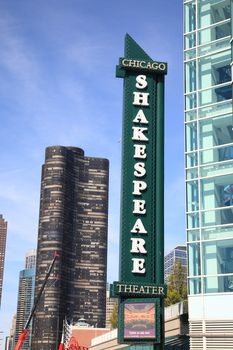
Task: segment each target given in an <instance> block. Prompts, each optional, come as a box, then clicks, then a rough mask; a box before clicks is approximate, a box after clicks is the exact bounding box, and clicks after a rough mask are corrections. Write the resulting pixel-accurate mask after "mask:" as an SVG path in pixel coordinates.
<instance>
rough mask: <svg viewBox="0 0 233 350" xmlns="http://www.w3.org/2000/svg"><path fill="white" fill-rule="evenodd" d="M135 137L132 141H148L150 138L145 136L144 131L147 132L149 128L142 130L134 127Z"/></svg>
mask: <svg viewBox="0 0 233 350" xmlns="http://www.w3.org/2000/svg"><path fill="white" fill-rule="evenodd" d="M132 129H133V137H132V140H139V141H148V138H147V137H146V135H144V134H143V132H144V131H147V130H148V128H140V127H138V126H133V127H132Z"/></svg>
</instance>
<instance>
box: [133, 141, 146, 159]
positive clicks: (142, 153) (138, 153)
mask: <svg viewBox="0 0 233 350" xmlns="http://www.w3.org/2000/svg"><path fill="white" fill-rule="evenodd" d="M134 148H135V150H134V158H142V159H145V158H146V145H137V144H136V145H134Z"/></svg>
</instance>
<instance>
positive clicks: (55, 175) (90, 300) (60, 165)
mask: <svg viewBox="0 0 233 350" xmlns="http://www.w3.org/2000/svg"><path fill="white" fill-rule="evenodd" d="M108 172H109V162H108V160H106V159H101V158H92V157H85V156H84V152H83V150H82V149H80V148H75V147H62V146H52V147H48V148H47V149H46V159H45V164H44V165H43V168H42V183H41V198H40V218H39V234H38V250H37V251H38V255H37V271H36V293H35V295H37V293H38V290H39V288H40V287H41V285H42V283H43V281H44V278H45V274H46V271H47V269H48V266H49V264H50V262H51V261H52V259H53V254H54V253H55V252H57V253H59V254H60V257H59V258H58V259H57V261H56V263H55V266H54V269H53V271H52V274H51V276H50V278H49V280H48V283H47V285H46V288H45V291H44V294H43V297H42V300H41V301H40V303H39V305H38V308H37V311H36V313H35V316H34V321H33V339H32V350H55V349H56V350H57V348H58V342H59V340H60V339H59V337H60V336H59V335H60V333H61V328H62V322H63V320H64V318H65V317H66V318H68V320H73V321H74V322H75V321H77V320H78V319H79V318H81V317H84V318H85V319H86V320H87V322H88V323H89V324H92V325H97V326H98V327H104V326H105V306H106V274H107V221H108Z"/></svg>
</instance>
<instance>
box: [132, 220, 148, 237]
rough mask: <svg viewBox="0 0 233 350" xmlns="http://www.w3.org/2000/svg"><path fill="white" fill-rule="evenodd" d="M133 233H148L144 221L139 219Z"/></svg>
mask: <svg viewBox="0 0 233 350" xmlns="http://www.w3.org/2000/svg"><path fill="white" fill-rule="evenodd" d="M130 232H132V233H145V234H146V233H147V231H146V229H145V227H144V225H143V223H142V220H141V219H137V221H136V222H135V224H134V227H133V228H132V230H131V231H130Z"/></svg>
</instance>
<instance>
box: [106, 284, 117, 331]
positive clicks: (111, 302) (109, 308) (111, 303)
mask: <svg viewBox="0 0 233 350" xmlns="http://www.w3.org/2000/svg"><path fill="white" fill-rule="evenodd" d="M106 293H107V294H106V328H110V329H111V328H112V324H111V322H110V318H111V317H112V313H113V311H114V309H115V308H116V307H117V306H118V299H117V298H111V295H110V285H109V284H107V291H106Z"/></svg>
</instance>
